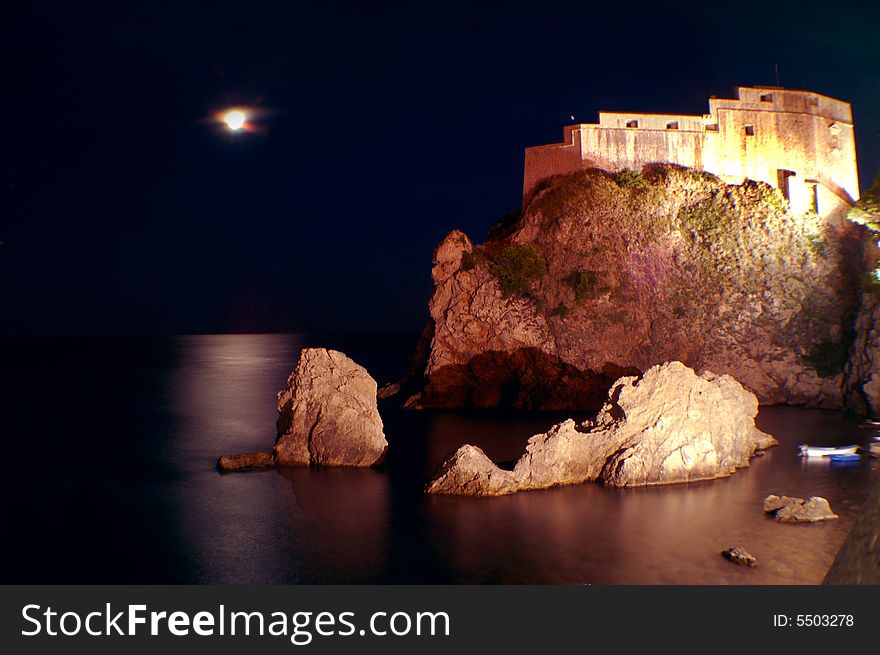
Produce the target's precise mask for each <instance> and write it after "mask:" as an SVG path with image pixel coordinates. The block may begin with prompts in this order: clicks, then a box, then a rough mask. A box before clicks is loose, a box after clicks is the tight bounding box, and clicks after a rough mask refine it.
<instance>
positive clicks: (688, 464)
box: [426, 362, 777, 496]
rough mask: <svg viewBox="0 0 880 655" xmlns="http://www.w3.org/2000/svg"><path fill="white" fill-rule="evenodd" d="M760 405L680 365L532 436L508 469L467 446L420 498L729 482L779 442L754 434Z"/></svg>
mask: <svg viewBox="0 0 880 655" xmlns="http://www.w3.org/2000/svg"><path fill="white" fill-rule="evenodd" d="M757 413H758V400H757V398H756V397H755V395H754V394H752V393H751V392H749V391H747V390H746V389H744V388H743V387H742V385H741V384H739V383H738V382H737V381H736V380H734V379H733V378H732V377H730V376H729V375H720V376H719V375H715V374H714V373H709V372H705V373H703V374H702V375H697V374H696V373H695V372H694V371H693V370H691V369H690V368H688V367H687V366H685V365H684V364H682V363H681V362H670V363H667V364H663V365H658V366H654V367H652V368H650V369H649V370H648V371H646V372H645V374H644V375H643V376H642V377H640V378H639V377H624V378H621V379H619V380H618V381H617V382H615V383H614V385H613V386H612V388H611V390H610V391H609V393H608V395H607V400H606V403H605V405H604V406H603V407H602V410H601V411H600V413H599V415H598V416H597V417H596V418H595V419H593V420H590V421H586V422H585V423H583V424H581V425H577V424H576V423H575V422H574V421H573V420H568V421H564V422H562V423H559V424H557V425H554V426H553V427H552V428H550V430H548V431H547V432H546V433H544V434H539V435H536V436H534V437H532V438H531V439H529V443H528V446H527V447H526V452H525V453H524V454H523V456H522V457H521V458H520V459H519V461H517V462H516V464H515V466H514V467H513V469H512V470H505V469H502V468H500V467H499V466H497V465H495V464H494V463H493V462H492V461H491V460H490V459H489V458H488V457H487V456H486V454H485V453H484V452H483V451H482V450H480V449H479V448H477V447H475V446H471V445H465V446H462V447H461V448H459V449H458V450H457V451H456V452H455V453H454V454H453V455H452V456H451V457H450V458H448V459H447V460H446V461H445V462H444V463H443V465H442V466H441V467H440V470H439V471H438V473H437V474H436V476H435V477H434V479H433V480H432V481H431V482H430V483H429V484H428V486H427V489H426V491H427V492H428V493H435V494H457V495H470V496H499V495H503V494H509V493H514V492H517V491H522V490H527V489H544V488H547V487H554V486H558V485H567V484H578V483H581V482H587V481H591V480H599V481H601V482H603V483H604V484H608V485H614V486H643V485H657V484H672V483H678V482H693V481H696V480H706V479H710V478H719V477H724V476H728V475H731V474H732V473H734V472H735V471H736V469H738V468H741V467H744V466H748V464H749V458H750V457H751V456H752V455H753V454H754V452H755V451H756V450H757V449H765V448H769V447H770V446H773V445H776V443H777V442H776V440H775V439H774V438H773V437H771V436H770V435H767V434H764V433H763V432H761V431H760V430H758V429H757V428H756V427H755V421H754V419H755V416H756V415H757Z"/></svg>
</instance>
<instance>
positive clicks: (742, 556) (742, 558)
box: [721, 546, 758, 568]
mask: <svg viewBox="0 0 880 655" xmlns="http://www.w3.org/2000/svg"><path fill="white" fill-rule="evenodd" d="M721 554H722V555H723V556H724V558H725V559H727V560H730V561H731V562H733V563H734V564H740V565H742V566H748V567H750V568H751V567H755V566H758V560H757V558H756V557H755V556H754V555H752V554H751V553H750V552H749V551H747V550H746V549H745V548H743V547H742V546H732V547H730V548H727V549H726V550H722V551H721Z"/></svg>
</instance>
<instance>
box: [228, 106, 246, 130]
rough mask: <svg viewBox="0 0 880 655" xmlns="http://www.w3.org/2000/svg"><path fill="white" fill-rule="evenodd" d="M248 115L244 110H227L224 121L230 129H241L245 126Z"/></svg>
mask: <svg viewBox="0 0 880 655" xmlns="http://www.w3.org/2000/svg"><path fill="white" fill-rule="evenodd" d="M246 118H247V117H246V116H245V115H244V112H243V111H239V110H238V109H233V110H232V111H228V112H226V114H224V116H223V122H225V123H226V126H227V127H228V128H229V129H230V130H240V129H241V128H242V127H244V122H245V120H246Z"/></svg>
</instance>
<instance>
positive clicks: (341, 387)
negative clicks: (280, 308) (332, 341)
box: [274, 348, 388, 466]
mask: <svg viewBox="0 0 880 655" xmlns="http://www.w3.org/2000/svg"><path fill="white" fill-rule="evenodd" d="M278 412H279V414H280V416H279V417H278V422H277V428H278V439H277V441H276V442H275V451H274V452H275V461H276V462H278V463H279V464H282V465H293V466H306V465H309V464H313V465H317V466H373V465H375V464H378V463H379V462H381V461H382V459H383V458H384V456H385V451H386V450H387V449H388V442H387V441H385V433H384V431H383V426H382V418H381V417H380V416H379V410H378V409H377V407H376V381H375V380H374V379H373V378H372V377H370V374H369V373H367V370H366V369H365V368H364V367H363V366H359V365H358V364H356V363H354V362H353V361H352V360H351V359H349V358H348V357H346V356H345V355H344V354H343V353H341V352H338V351H336V350H327V349H326V348H306V349H304V350H303V351H302V355H300V358H299V362H298V363H297V365H296V370H294V372H293V373H291V374H290V377H289V378H288V380H287V387H286V388H284V389H282V390H281V391H280V392H278Z"/></svg>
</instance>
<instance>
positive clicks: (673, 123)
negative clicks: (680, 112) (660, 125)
mask: <svg viewBox="0 0 880 655" xmlns="http://www.w3.org/2000/svg"><path fill="white" fill-rule="evenodd" d="M666 129H667V130H677V129H678V121H669V122H668V123H666Z"/></svg>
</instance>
